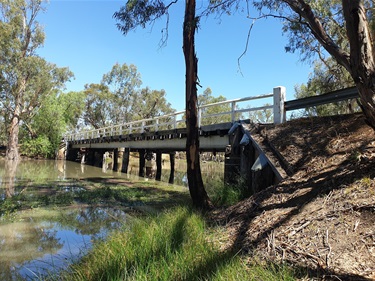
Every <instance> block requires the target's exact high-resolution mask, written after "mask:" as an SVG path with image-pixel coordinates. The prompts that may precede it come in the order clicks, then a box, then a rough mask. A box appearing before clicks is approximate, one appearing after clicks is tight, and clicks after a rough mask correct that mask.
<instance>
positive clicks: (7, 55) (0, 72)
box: [0, 0, 73, 159]
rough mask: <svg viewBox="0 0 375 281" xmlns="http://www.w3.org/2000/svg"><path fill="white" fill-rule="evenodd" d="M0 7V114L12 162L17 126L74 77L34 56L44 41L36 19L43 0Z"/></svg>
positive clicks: (15, 147) (9, 2) (6, 3)
mask: <svg viewBox="0 0 375 281" xmlns="http://www.w3.org/2000/svg"><path fill="white" fill-rule="evenodd" d="M0 5H1V9H0V85H1V87H0V97H1V98H0V113H1V115H2V118H4V120H5V124H6V125H7V126H9V128H6V130H7V131H8V132H9V134H10V137H9V143H8V150H9V151H12V152H11V153H12V155H11V156H10V159H14V158H16V156H15V154H17V153H18V143H17V141H18V132H19V124H22V123H28V122H30V121H31V119H32V118H33V117H34V115H35V114H37V112H38V110H39V109H40V108H41V107H42V106H43V105H44V104H45V102H46V100H48V96H49V95H50V94H51V93H53V92H54V91H53V90H54V89H59V88H62V87H63V86H64V84H65V82H66V81H68V80H69V79H70V78H71V77H72V76H73V74H72V73H71V72H70V71H69V69H67V68H58V67H57V66H56V65H54V64H52V63H49V62H47V61H46V60H45V59H43V58H41V57H39V56H38V55H37V54H36V50H37V49H38V48H40V47H41V46H42V45H43V42H44V32H43V29H42V28H41V26H40V25H39V23H38V22H37V20H36V18H37V15H38V13H39V12H41V11H43V10H44V6H43V1H42V0H16V1H6V0H2V1H1V2H0ZM14 140H17V141H14ZM52 142H53V141H52ZM8 150H7V151H8Z"/></svg>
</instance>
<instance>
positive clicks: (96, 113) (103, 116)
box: [83, 84, 115, 129]
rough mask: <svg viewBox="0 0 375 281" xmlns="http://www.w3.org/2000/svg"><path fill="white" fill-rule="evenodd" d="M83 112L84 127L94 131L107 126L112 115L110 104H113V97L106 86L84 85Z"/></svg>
mask: <svg viewBox="0 0 375 281" xmlns="http://www.w3.org/2000/svg"><path fill="white" fill-rule="evenodd" d="M83 92H84V95H85V111H84V114H83V120H84V123H85V125H90V126H92V127H94V128H95V129H98V128H100V127H106V126H108V125H109V122H110V120H111V115H112V111H111V110H112V104H113V103H114V102H115V101H114V99H115V97H114V95H113V94H112V93H111V92H110V91H109V88H108V86H105V85H103V84H89V85H85V90H84V91H83Z"/></svg>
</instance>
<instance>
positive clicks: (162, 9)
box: [114, 0, 211, 209]
mask: <svg viewBox="0 0 375 281" xmlns="http://www.w3.org/2000/svg"><path fill="white" fill-rule="evenodd" d="M176 2H177V0H176V1H172V2H171V3H169V5H165V4H164V3H163V1H161V0H153V1H152V0H151V1H148V0H129V1H127V3H126V5H125V6H123V7H122V8H121V9H120V11H119V12H116V13H115V14H114V17H115V18H116V19H117V20H118V21H120V23H118V24H117V26H118V28H119V29H120V30H121V31H122V32H123V33H124V34H125V35H126V34H127V33H128V32H129V31H130V30H132V29H134V28H136V27H137V26H142V27H145V25H146V24H147V23H150V22H152V21H154V20H155V19H157V18H160V17H161V16H163V15H167V16H168V8H169V7H170V5H172V4H173V3H176ZM195 9H196V1H195V0H186V6H185V16H184V23H183V53H184V57H185V66H186V83H185V110H186V129H187V138H186V158H187V177H188V185H189V191H190V196H191V198H192V201H193V204H194V205H195V206H196V207H198V208H202V209H209V208H211V201H210V199H209V197H208V195H207V192H206V190H205V189H204V185H203V180H202V174H201V169H200V161H199V132H198V107H197V106H198V101H197V84H198V59H197V57H196V54H195V32H196V29H197V27H198V23H199V17H197V16H196V15H195Z"/></svg>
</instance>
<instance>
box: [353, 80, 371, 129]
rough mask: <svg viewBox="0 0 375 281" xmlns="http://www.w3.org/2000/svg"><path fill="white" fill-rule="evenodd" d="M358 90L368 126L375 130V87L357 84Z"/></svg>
mask: <svg viewBox="0 0 375 281" xmlns="http://www.w3.org/2000/svg"><path fill="white" fill-rule="evenodd" d="M357 89H358V93H359V97H360V102H361V108H362V111H363V114H364V115H365V117H366V121H367V124H368V125H369V126H371V127H372V128H373V129H374V130H375V85H371V86H370V85H363V84H357Z"/></svg>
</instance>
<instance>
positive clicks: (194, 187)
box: [183, 0, 212, 210]
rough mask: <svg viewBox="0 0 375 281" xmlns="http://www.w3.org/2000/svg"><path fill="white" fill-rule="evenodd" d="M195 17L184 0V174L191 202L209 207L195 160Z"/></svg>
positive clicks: (189, 1)
mask: <svg viewBox="0 0 375 281" xmlns="http://www.w3.org/2000/svg"><path fill="white" fill-rule="evenodd" d="M197 20H198V18H196V17H195V0H186V6H185V18H184V25H183V28H184V30H183V51H184V57H185V66H186V88H185V91H186V92H185V93H186V104H185V106H186V129H187V138H186V160H187V178H188V185H189V191H190V196H191V198H192V201H193V205H194V206H195V207H197V208H201V209H204V210H206V209H210V208H211V207H212V204H211V201H210V199H209V197H208V195H207V192H206V190H205V189H204V185H203V180H202V174H201V168H200V163H199V132H198V110H197V79H198V59H197V57H196V55H195V45H194V44H195V43H194V36H195V29H196V27H197Z"/></svg>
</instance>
